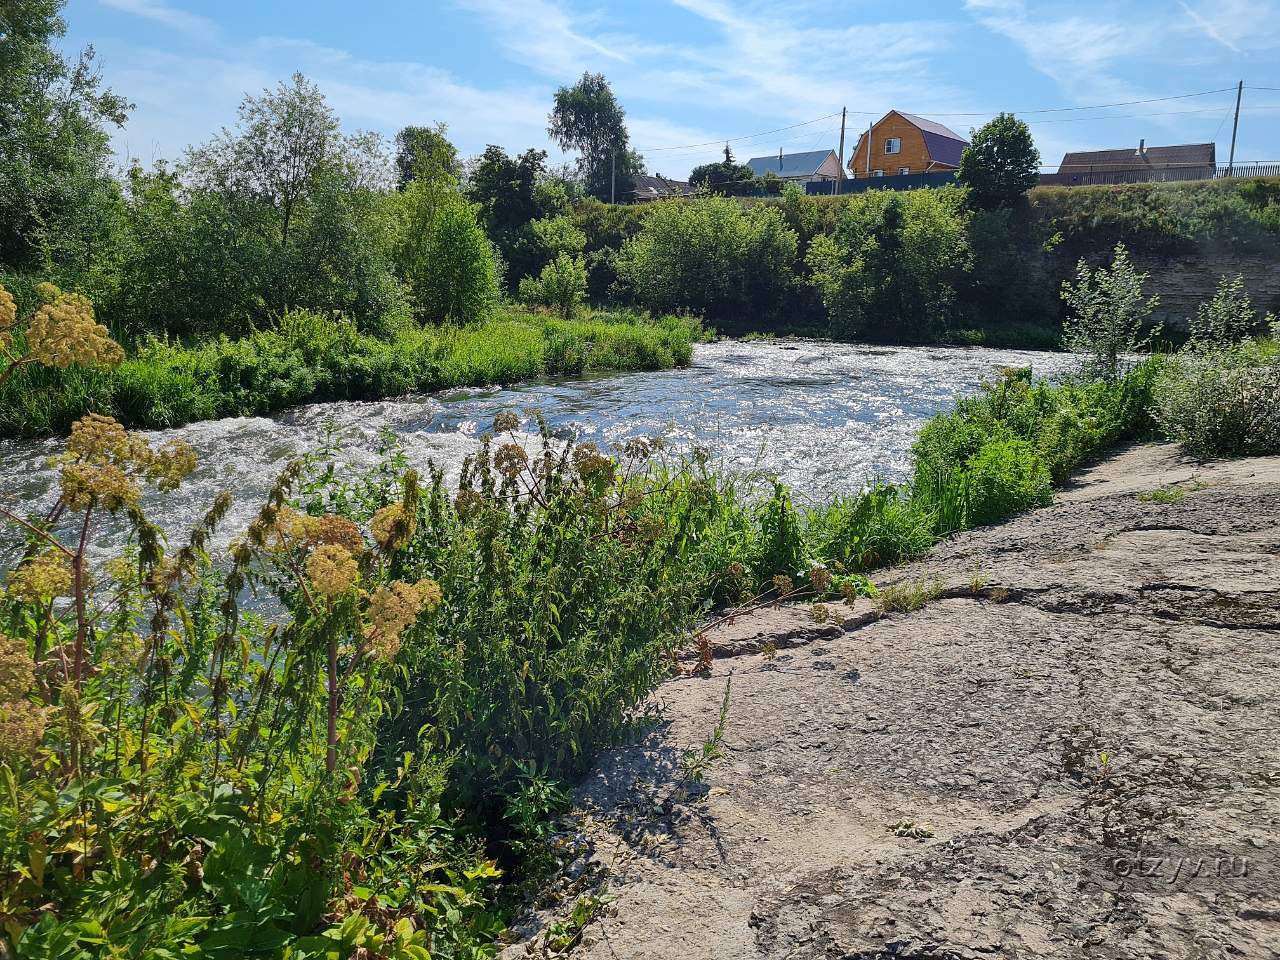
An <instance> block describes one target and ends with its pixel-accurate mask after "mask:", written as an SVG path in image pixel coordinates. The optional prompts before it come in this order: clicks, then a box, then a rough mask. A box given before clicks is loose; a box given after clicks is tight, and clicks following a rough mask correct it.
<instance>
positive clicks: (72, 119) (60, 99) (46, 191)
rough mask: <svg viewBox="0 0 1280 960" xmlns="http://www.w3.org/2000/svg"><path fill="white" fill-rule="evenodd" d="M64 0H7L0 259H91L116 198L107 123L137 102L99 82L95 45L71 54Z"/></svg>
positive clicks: (2, 11)
mask: <svg viewBox="0 0 1280 960" xmlns="http://www.w3.org/2000/svg"><path fill="white" fill-rule="evenodd" d="M63 3H64V0H0V263H2V264H7V265H10V266H13V267H28V266H31V265H32V264H33V262H34V261H35V260H36V258H38V257H39V258H41V259H43V260H44V261H45V262H46V263H49V262H51V261H55V260H56V261H58V262H59V264H60V266H61V267H62V272H64V273H68V272H72V273H74V272H82V271H84V270H86V269H88V267H89V265H90V262H91V261H92V258H93V254H94V253H95V252H96V251H97V250H99V249H101V248H103V247H104V246H106V245H107V240H106V236H107V234H108V233H109V231H110V228H111V227H112V225H113V221H114V218H115V210H116V209H117V208H118V204H119V189H118V188H117V186H116V184H115V182H114V181H113V180H112V178H111V176H110V169H109V167H110V161H111V145H110V138H109V136H108V134H107V132H106V127H107V126H108V125H113V126H117V127H118V126H122V125H123V124H124V122H125V117H126V114H127V112H128V111H129V110H131V109H133V105H132V104H131V103H128V102H126V101H125V100H124V99H123V98H122V97H119V96H117V95H116V94H114V93H112V92H111V91H110V90H109V89H103V88H102V87H101V78H100V75H99V72H98V69H97V66H96V64H95V62H94V52H93V48H92V47H86V48H85V49H84V50H82V51H81V52H80V54H79V55H78V57H76V58H75V59H72V60H68V59H66V58H64V57H63V56H62V55H61V54H60V53H59V52H58V51H57V50H55V49H54V46H53V44H54V42H55V41H56V40H57V39H58V38H59V37H62V36H64V35H65V34H66V30H67V27H66V23H65V21H64V20H63V19H62V17H61V16H60V15H59V11H60V10H61V8H62V6H63Z"/></svg>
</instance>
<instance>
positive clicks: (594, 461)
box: [573, 443, 615, 484]
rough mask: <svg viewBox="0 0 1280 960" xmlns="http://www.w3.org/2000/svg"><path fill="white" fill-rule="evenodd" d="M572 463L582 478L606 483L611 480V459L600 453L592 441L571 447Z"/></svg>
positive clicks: (612, 464)
mask: <svg viewBox="0 0 1280 960" xmlns="http://www.w3.org/2000/svg"><path fill="white" fill-rule="evenodd" d="M573 465H574V466H575V467H576V468H577V470H578V476H580V477H582V479H583V480H586V481H603V482H604V483H606V484H607V483H609V482H610V481H612V480H613V473H614V467H615V464H614V462H613V460H612V459H611V458H609V457H607V456H605V455H604V454H603V453H601V452H600V448H599V447H597V446H596V445H595V444H594V443H580V444H578V445H577V446H576V447H574V448H573Z"/></svg>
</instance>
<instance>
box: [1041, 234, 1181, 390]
mask: <svg viewBox="0 0 1280 960" xmlns="http://www.w3.org/2000/svg"><path fill="white" fill-rule="evenodd" d="M1146 279H1147V275H1146V274H1145V273H1139V272H1138V271H1137V270H1135V269H1134V267H1133V263H1132V262H1131V261H1130V260H1129V251H1128V250H1126V249H1125V245H1124V244H1123V243H1117V244H1116V249H1115V253H1114V255H1113V258H1112V261H1111V267H1110V268H1107V267H1098V268H1097V269H1096V270H1090V269H1089V265H1088V264H1087V263H1085V261H1084V259H1083V258H1081V260H1080V262H1079V263H1078V264H1077V265H1076V282H1075V283H1074V284H1072V283H1071V282H1069V281H1068V282H1065V283H1063V284H1062V299H1063V300H1065V301H1066V303H1067V307H1068V309H1069V311H1070V312H1069V314H1068V317H1067V320H1066V322H1064V323H1063V325H1062V343H1063V346H1065V347H1066V348H1067V349H1068V350H1070V351H1071V352H1072V353H1075V354H1078V355H1079V356H1080V358H1081V365H1082V367H1083V371H1084V373H1085V375H1086V376H1090V377H1094V378H1097V379H1101V380H1106V381H1108V382H1110V381H1114V380H1116V379H1117V378H1118V377H1119V376H1120V374H1121V373H1122V372H1123V369H1122V367H1123V365H1124V358H1125V356H1126V355H1127V354H1133V353H1137V352H1138V351H1139V350H1142V349H1145V348H1146V347H1147V346H1149V345H1150V343H1151V341H1152V339H1153V338H1154V337H1155V335H1156V333H1157V331H1156V330H1152V331H1150V332H1148V333H1146V334H1145V335H1144V334H1143V328H1144V326H1145V325H1146V321H1147V318H1148V317H1150V316H1151V311H1152V310H1153V309H1154V308H1155V307H1156V306H1157V304H1159V302H1160V298H1159V297H1150V298H1147V299H1144V298H1143V296H1142V284H1143V282H1144V281H1145V280H1146Z"/></svg>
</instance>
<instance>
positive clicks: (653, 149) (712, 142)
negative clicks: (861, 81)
mask: <svg viewBox="0 0 1280 960" xmlns="http://www.w3.org/2000/svg"><path fill="white" fill-rule="evenodd" d="M838 116H840V111H839V110H837V111H836V112H835V113H828V114H827V115H826V116H825V117H817V118H816V119H813V120H804V121H802V122H800V123H793V124H791V125H790V126H786V127H778V128H777V129H776V130H765V131H764V132H763V133H748V134H743V135H742V136H741V137H729V138H727V139H724V140H708V141H707V142H706V143H686V144H683V145H681V146H678V147H643V148H641V152H642V153H657V152H659V151H661V150H692V149H694V148H695V147H716V146H719V145H720V144H722V143H737V142H738V141H739V140H752V139H754V138H755V137H766V136H768V135H769V134H771V133H781V132H782V131H783V130H794V129H795V128H796V127H807V126H809V124H811V123H821V122H822V121H823V120H830V119H831V118H832V117H838Z"/></svg>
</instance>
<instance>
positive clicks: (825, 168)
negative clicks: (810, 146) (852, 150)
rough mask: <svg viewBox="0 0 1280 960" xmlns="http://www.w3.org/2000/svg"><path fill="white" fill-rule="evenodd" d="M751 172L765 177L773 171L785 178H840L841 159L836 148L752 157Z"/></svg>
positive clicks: (803, 179) (749, 163)
mask: <svg viewBox="0 0 1280 960" xmlns="http://www.w3.org/2000/svg"><path fill="white" fill-rule="evenodd" d="M747 166H748V167H750V168H751V173H752V174H753V175H754V176H757V177H763V176H765V175H766V174H770V173H772V174H773V175H774V176H776V177H781V178H782V179H783V180H799V181H806V180H838V179H840V177H841V171H840V161H839V159H838V158H837V157H836V152H835V151H834V150H808V151H806V152H804V153H783V152H781V151H779V152H778V153H776V154H774V155H773V156H768V157H752V158H751V159H750V160H748V161H747Z"/></svg>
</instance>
